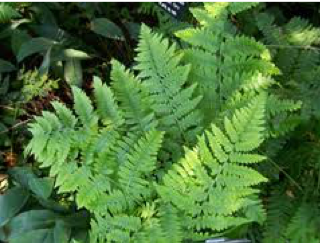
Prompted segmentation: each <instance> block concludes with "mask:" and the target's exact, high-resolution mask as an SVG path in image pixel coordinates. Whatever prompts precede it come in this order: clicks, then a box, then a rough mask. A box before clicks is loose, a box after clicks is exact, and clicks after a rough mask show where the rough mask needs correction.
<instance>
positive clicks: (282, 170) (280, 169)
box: [268, 158, 303, 191]
mask: <svg viewBox="0 0 320 243" xmlns="http://www.w3.org/2000/svg"><path fill="white" fill-rule="evenodd" d="M268 161H270V162H271V164H273V165H274V166H275V167H276V168H277V169H278V170H279V171H281V172H282V173H283V174H284V175H285V176H286V177H287V178H288V179H289V180H290V181H291V182H292V183H293V184H294V185H295V186H296V187H297V188H298V189H299V190H300V191H303V189H302V187H301V186H300V185H299V184H298V182H296V181H295V180H294V179H293V178H292V177H291V176H290V175H289V174H288V173H287V172H286V171H285V170H284V169H282V168H281V167H280V166H279V165H278V164H277V163H276V162H274V161H273V160H272V159H271V158H268Z"/></svg>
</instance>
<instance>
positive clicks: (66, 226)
mask: <svg viewBox="0 0 320 243" xmlns="http://www.w3.org/2000/svg"><path fill="white" fill-rule="evenodd" d="M10 176H11V179H12V180H13V181H14V183H15V184H16V186H15V187H13V188H11V189H9V190H8V191H6V192H5V194H3V195H0V206H1V209H2V210H1V213H0V240H1V241H4V242H15V243H24V242H31V241H32V242H35V243H41V242H44V240H45V241H46V242H50V243H51V242H52V243H58V242H61V243H64V242H69V240H70V238H71V235H73V237H75V238H79V236H80V235H81V233H82V232H81V231H82V229H83V228H86V227H88V226H87V224H88V215H87V214H86V212H78V213H74V212H72V210H71V209H69V208H67V207H63V206H62V205H59V204H57V203H55V202H54V201H53V200H52V198H53V195H52V186H53V179H52V178H38V177H37V176H36V175H35V174H34V173H33V172H32V171H31V170H30V168H27V167H19V168H18V167H17V168H14V169H12V170H11V171H10ZM49 197H50V198H49ZM79 219H81V221H82V222H79ZM79 233H80V234H79ZM79 239H81V240H84V241H83V242H88V241H86V237H82V236H80V238H79Z"/></svg>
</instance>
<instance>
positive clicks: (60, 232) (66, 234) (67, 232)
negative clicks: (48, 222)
mask: <svg viewBox="0 0 320 243" xmlns="http://www.w3.org/2000/svg"><path fill="white" fill-rule="evenodd" d="M53 236H54V237H53V238H54V243H68V242H69V239H70V236H71V229H70V227H68V226H67V225H66V224H65V223H64V222H63V221H61V220H58V221H56V225H55V227H54V230H53Z"/></svg>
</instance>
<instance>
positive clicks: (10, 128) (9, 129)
mask: <svg viewBox="0 0 320 243" xmlns="http://www.w3.org/2000/svg"><path fill="white" fill-rule="evenodd" d="M31 120H32V119H27V120H24V121H22V122H18V123H17V124H15V125H13V126H12V127H9V128H7V129H6V130H4V131H2V132H0V134H3V133H6V132H9V131H11V130H13V129H15V128H17V127H19V126H22V125H23V124H25V123H28V122H29V121H31Z"/></svg>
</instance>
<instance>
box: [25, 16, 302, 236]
mask: <svg viewBox="0 0 320 243" xmlns="http://www.w3.org/2000/svg"><path fill="white" fill-rule="evenodd" d="M234 11H236V10H234ZM139 40H140V41H139V44H138V48H137V51H138V55H137V58H136V65H135V66H134V67H133V68H134V69H135V70H138V75H137V76H135V75H133V73H132V72H130V71H129V70H126V69H125V67H124V66H123V65H122V64H120V63H119V62H118V61H112V71H111V81H112V82H111V85H110V86H108V85H106V84H103V83H102V81H101V80H100V79H99V78H95V79H94V83H93V87H94V90H93V102H92V101H91V100H90V98H89V97H88V96H87V95H86V94H85V93H84V92H83V91H82V90H81V89H79V88H77V87H75V86H73V87H72V93H73V98H74V112H73V111H72V110H71V109H69V108H67V107H66V106H65V105H64V104H62V103H58V102H53V104H52V105H53V107H54V110H55V111H54V112H48V111H44V112H43V113H42V116H38V117H36V118H35V121H34V122H33V123H31V124H30V125H29V130H30V132H31V133H32V139H31V141H30V143H29V144H28V146H27V148H26V152H27V153H31V154H33V155H34V157H35V159H36V160H37V161H38V162H40V166H41V167H43V168H47V167H49V168H50V175H51V176H54V177H55V178H56V181H55V186H56V187H57V188H58V192H59V193H60V194H69V193H71V194H73V195H75V201H76V204H77V206H78V208H79V209H80V208H85V209H87V210H89V211H90V212H91V213H92V215H93V217H92V220H91V233H90V242H110V241H111V242H128V241H132V242H150V241H151V240H152V241H154V242H168V241H173V242H182V241H183V240H188V239H194V240H199V239H205V238H206V237H207V238H208V237H212V236H215V235H220V234H224V233H226V232H228V231H229V230H232V229H236V228H238V227H240V226H244V225H248V224H250V223H252V222H259V223H261V224H262V223H263V220H264V217H265V214H264V210H263V207H262V205H261V201H260V200H259V199H258V196H257V195H258V193H259V189H258V187H257V185H259V184H260V183H262V182H266V181H267V179H266V178H265V177H264V176H263V175H262V174H260V173H259V172H258V171H257V170H255V169H254V168H253V164H257V163H259V162H261V161H263V160H265V159H266V157H265V156H263V155H259V154H258V153H256V149H257V148H258V147H260V145H261V144H262V143H263V140H264V139H265V138H266V134H267V132H266V128H268V126H266V121H269V120H270V121H271V118H270V117H269V116H266V115H267V114H268V112H267V108H268V100H273V101H274V103H269V106H270V104H271V108H270V111H269V113H270V114H274V113H276V112H277V111H278V110H277V109H276V107H274V106H272V104H275V103H276V102H278V103H280V104H281V105H282V106H279V109H280V110H279V112H283V111H291V110H295V109H297V108H298V107H299V106H298V105H296V104H295V103H294V102H291V101H284V102H283V103H281V101H280V100H278V99H276V98H273V99H272V98H270V97H273V96H271V95H268V94H267V93H266V89H261V90H260V89H258V90H256V89H255V88H252V86H247V88H246V89H243V90H250V89H252V91H254V92H249V91H248V93H250V96H248V97H249V98H250V99H251V100H250V101H249V100H248V99H249V98H247V99H246V100H245V102H242V100H243V99H245V98H246V97H244V96H241V97H240V98H239V99H240V100H238V102H236V101H237V100H236V99H234V102H235V103H234V105H233V107H232V108H233V109H231V110H230V111H229V113H227V112H226V110H224V109H222V108H221V109H220V110H217V111H216V112H217V113H218V114H219V116H220V117H221V118H222V121H223V122H222V123H223V127H224V129H223V130H222V129H220V128H219V127H221V126H222V124H220V119H218V120H217V121H218V123H216V124H213V123H211V125H210V128H209V129H206V131H205V132H204V133H203V128H202V126H203V121H202V119H201V116H200V112H199V110H198V104H199V102H200V100H201V97H202V94H201V93H200V91H198V94H197V95H196V96H195V95H194V91H195V89H196V84H195V83H194V84H190V83H189V81H188V78H189V72H190V65H188V64H184V65H182V64H181V59H182V55H181V54H180V53H179V52H177V51H176V45H175V44H172V45H170V44H169V41H168V40H167V39H165V38H163V37H162V36H161V35H159V34H154V33H152V32H151V30H150V29H149V28H148V27H146V26H142V29H141V35H140V39H139ZM236 40H238V39H237V38H236ZM234 42H235V43H238V42H237V41H234ZM230 44H231V42H230ZM182 51H184V50H182ZM230 62H231V60H230ZM268 65H269V67H272V65H271V63H269V61H268ZM274 69H275V68H274ZM237 70H238V69H237ZM235 72H236V71H235ZM270 75H271V74H270ZM239 82H240V81H239ZM243 82H246V80H245V79H244V80H243ZM257 91H258V92H257ZM224 105H227V102H225V104H224ZM221 107H224V106H222V105H221ZM200 108H201V106H200ZM281 109H282V110H281ZM197 137H198V138H197ZM171 164H172V166H171Z"/></svg>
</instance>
